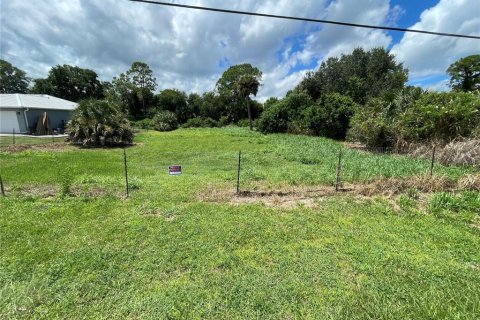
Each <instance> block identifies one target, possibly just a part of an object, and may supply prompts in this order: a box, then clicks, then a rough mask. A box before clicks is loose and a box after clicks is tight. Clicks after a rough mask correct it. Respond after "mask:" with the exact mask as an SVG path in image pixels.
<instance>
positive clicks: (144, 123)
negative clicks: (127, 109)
mask: <svg viewBox="0 0 480 320" xmlns="http://www.w3.org/2000/svg"><path fill="white" fill-rule="evenodd" d="M132 126H133V127H134V128H138V129H145V130H153V129H154V128H153V122H152V119H150V118H145V119H142V120H138V121H132Z"/></svg>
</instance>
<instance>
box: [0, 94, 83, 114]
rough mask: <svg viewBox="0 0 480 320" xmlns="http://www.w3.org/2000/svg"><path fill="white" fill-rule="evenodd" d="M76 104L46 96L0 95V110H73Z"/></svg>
mask: <svg viewBox="0 0 480 320" xmlns="http://www.w3.org/2000/svg"><path fill="white" fill-rule="evenodd" d="M77 106H78V104H77V103H75V102H72V101H68V100H65V99H60V98H56V97H52V96H49V95H47V94H22V93H11V94H0V109H2V108H30V109H47V110H75V109H76V108H77Z"/></svg>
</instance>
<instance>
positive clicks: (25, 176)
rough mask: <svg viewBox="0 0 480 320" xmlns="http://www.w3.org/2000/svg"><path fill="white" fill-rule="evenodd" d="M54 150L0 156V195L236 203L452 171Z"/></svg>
mask: <svg viewBox="0 0 480 320" xmlns="http://www.w3.org/2000/svg"><path fill="white" fill-rule="evenodd" d="M54 146H55V143H50V145H45V149H42V148H39V152H35V154H34V155H32V153H29V152H5V151H2V152H0V189H1V190H0V191H1V193H2V194H3V195H5V196H8V194H24V195H36V196H43V197H48V196H58V195H60V196H66V195H74V196H75V195H79V196H80V195H84V196H117V197H122V198H125V197H129V196H132V195H135V193H136V192H138V191H139V190H140V191H146V192H149V191H152V190H159V189H163V190H167V189H170V190H168V191H169V192H171V191H172V190H171V188H174V187H175V186H174V184H177V187H178V184H183V185H184V186H191V188H192V189H194V188H199V189H202V188H204V187H205V185H206V184H209V183H213V184H215V183H218V184H219V185H221V186H222V187H224V188H227V189H228V190H230V191H229V192H231V193H232V194H235V193H236V194H238V195H240V194H243V193H245V192H249V191H258V190H269V189H272V188H276V189H277V190H278V189H281V188H282V186H292V185H293V186H295V185H306V186H315V185H324V186H330V187H331V188H332V189H334V190H336V191H339V190H340V189H341V188H342V185H343V183H344V182H356V181H368V180H369V179H374V178H376V177H394V176H409V175H415V174H423V175H430V176H433V175H434V174H436V173H438V174H443V173H445V172H447V170H454V169H451V168H447V167H445V166H440V165H438V163H437V162H436V157H435V155H436V148H435V147H434V148H432V150H431V157H430V159H429V160H425V159H411V158H408V157H404V156H402V157H394V156H391V155H385V156H384V155H383V154H385V153H391V152H392V150H385V149H377V150H376V151H377V152H376V153H381V154H378V155H376V154H367V155H365V153H363V152H362V153H359V152H357V151H356V150H352V149H350V148H345V147H340V148H338V149H336V150H330V151H329V154H328V155H325V154H318V155H315V153H312V155H311V156H310V158H309V157H306V156H305V155H290V156H286V155H284V154H282V153H281V152H280V153H279V152H275V151H272V152H265V151H262V152H259V151H256V152H254V151H252V152H249V151H248V150H242V151H233V150H231V151H224V150H219V151H218V152H212V151H209V152H201V151H189V150H184V151H182V152H169V151H159V152H151V151H149V150H148V149H146V148H148V147H147V146H145V145H137V146H133V147H126V148H110V149H108V148H105V149H82V148H78V147H74V146H69V145H66V144H65V145H64V146H63V147H62V148H61V149H55V148H54ZM50 147H51V148H54V149H55V150H54V151H52V150H50V149H49V148H50ZM42 151H45V152H42ZM457 169H458V170H461V168H457ZM172 176H181V177H182V178H178V179H176V178H172ZM175 179H176V180H175ZM172 183H173V184H172Z"/></svg>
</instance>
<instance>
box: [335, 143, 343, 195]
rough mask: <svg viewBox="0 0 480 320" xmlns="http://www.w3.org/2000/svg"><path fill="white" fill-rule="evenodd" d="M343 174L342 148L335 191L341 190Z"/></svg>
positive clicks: (339, 154) (339, 155)
mask: <svg viewBox="0 0 480 320" xmlns="http://www.w3.org/2000/svg"><path fill="white" fill-rule="evenodd" d="M341 174H342V148H341V147H340V152H339V153H338V164H337V179H336V181H335V191H338V189H339V188H340V183H341Z"/></svg>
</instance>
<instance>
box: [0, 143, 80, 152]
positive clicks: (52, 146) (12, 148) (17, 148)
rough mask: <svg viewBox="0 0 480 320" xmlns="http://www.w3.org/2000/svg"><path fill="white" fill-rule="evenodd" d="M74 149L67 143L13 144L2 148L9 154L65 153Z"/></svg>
mask: <svg viewBox="0 0 480 320" xmlns="http://www.w3.org/2000/svg"><path fill="white" fill-rule="evenodd" d="M67 149H68V150H71V149H74V147H73V146H71V145H69V144H68V143H66V142H55V143H40V144H13V145H8V146H6V147H3V148H2V151H4V152H9V153H16V152H23V151H27V150H33V151H64V150H67Z"/></svg>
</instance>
